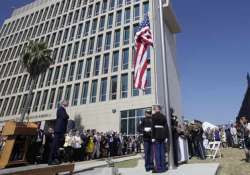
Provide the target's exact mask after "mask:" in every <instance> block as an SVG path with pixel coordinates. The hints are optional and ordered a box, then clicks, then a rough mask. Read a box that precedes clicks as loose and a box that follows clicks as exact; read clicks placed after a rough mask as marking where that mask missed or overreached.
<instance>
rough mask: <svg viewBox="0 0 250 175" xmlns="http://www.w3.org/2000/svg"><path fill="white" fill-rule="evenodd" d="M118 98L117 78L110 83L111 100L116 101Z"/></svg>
mask: <svg viewBox="0 0 250 175" xmlns="http://www.w3.org/2000/svg"><path fill="white" fill-rule="evenodd" d="M116 98H117V76H113V77H111V83H110V100H115V99H116Z"/></svg>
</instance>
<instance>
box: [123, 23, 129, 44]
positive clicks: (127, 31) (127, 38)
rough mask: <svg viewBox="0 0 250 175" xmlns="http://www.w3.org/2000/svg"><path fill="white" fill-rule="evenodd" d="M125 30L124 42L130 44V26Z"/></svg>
mask: <svg viewBox="0 0 250 175" xmlns="http://www.w3.org/2000/svg"><path fill="white" fill-rule="evenodd" d="M123 32H124V33H123V44H124V45H126V44H129V35H130V34H129V33H130V32H129V27H125V28H124V31H123Z"/></svg>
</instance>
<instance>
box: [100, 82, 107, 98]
mask: <svg viewBox="0 0 250 175" xmlns="http://www.w3.org/2000/svg"><path fill="white" fill-rule="evenodd" d="M106 99H107V78H102V80H101V86H100V101H106Z"/></svg>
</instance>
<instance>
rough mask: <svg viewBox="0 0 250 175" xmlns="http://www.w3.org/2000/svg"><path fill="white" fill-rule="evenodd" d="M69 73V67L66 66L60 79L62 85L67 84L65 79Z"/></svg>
mask: <svg viewBox="0 0 250 175" xmlns="http://www.w3.org/2000/svg"><path fill="white" fill-rule="evenodd" d="M67 71H68V65H67V64H64V65H63V69H62V74H61V79H60V83H64V82H65V78H66V75H67Z"/></svg>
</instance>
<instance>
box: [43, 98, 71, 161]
mask: <svg viewBox="0 0 250 175" xmlns="http://www.w3.org/2000/svg"><path fill="white" fill-rule="evenodd" d="M66 107H68V102H67V101H66V100H63V101H62V102H61V106H60V107H59V108H58V109H57V113H56V124H55V129H54V133H55V135H54V140H53V143H52V148H51V152H50V156H49V161H48V164H49V165H56V164H59V160H58V149H59V147H60V144H61V143H62V141H63V140H64V135H65V133H66V131H67V124H68V119H69V115H68V114H67V112H66Z"/></svg>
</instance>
